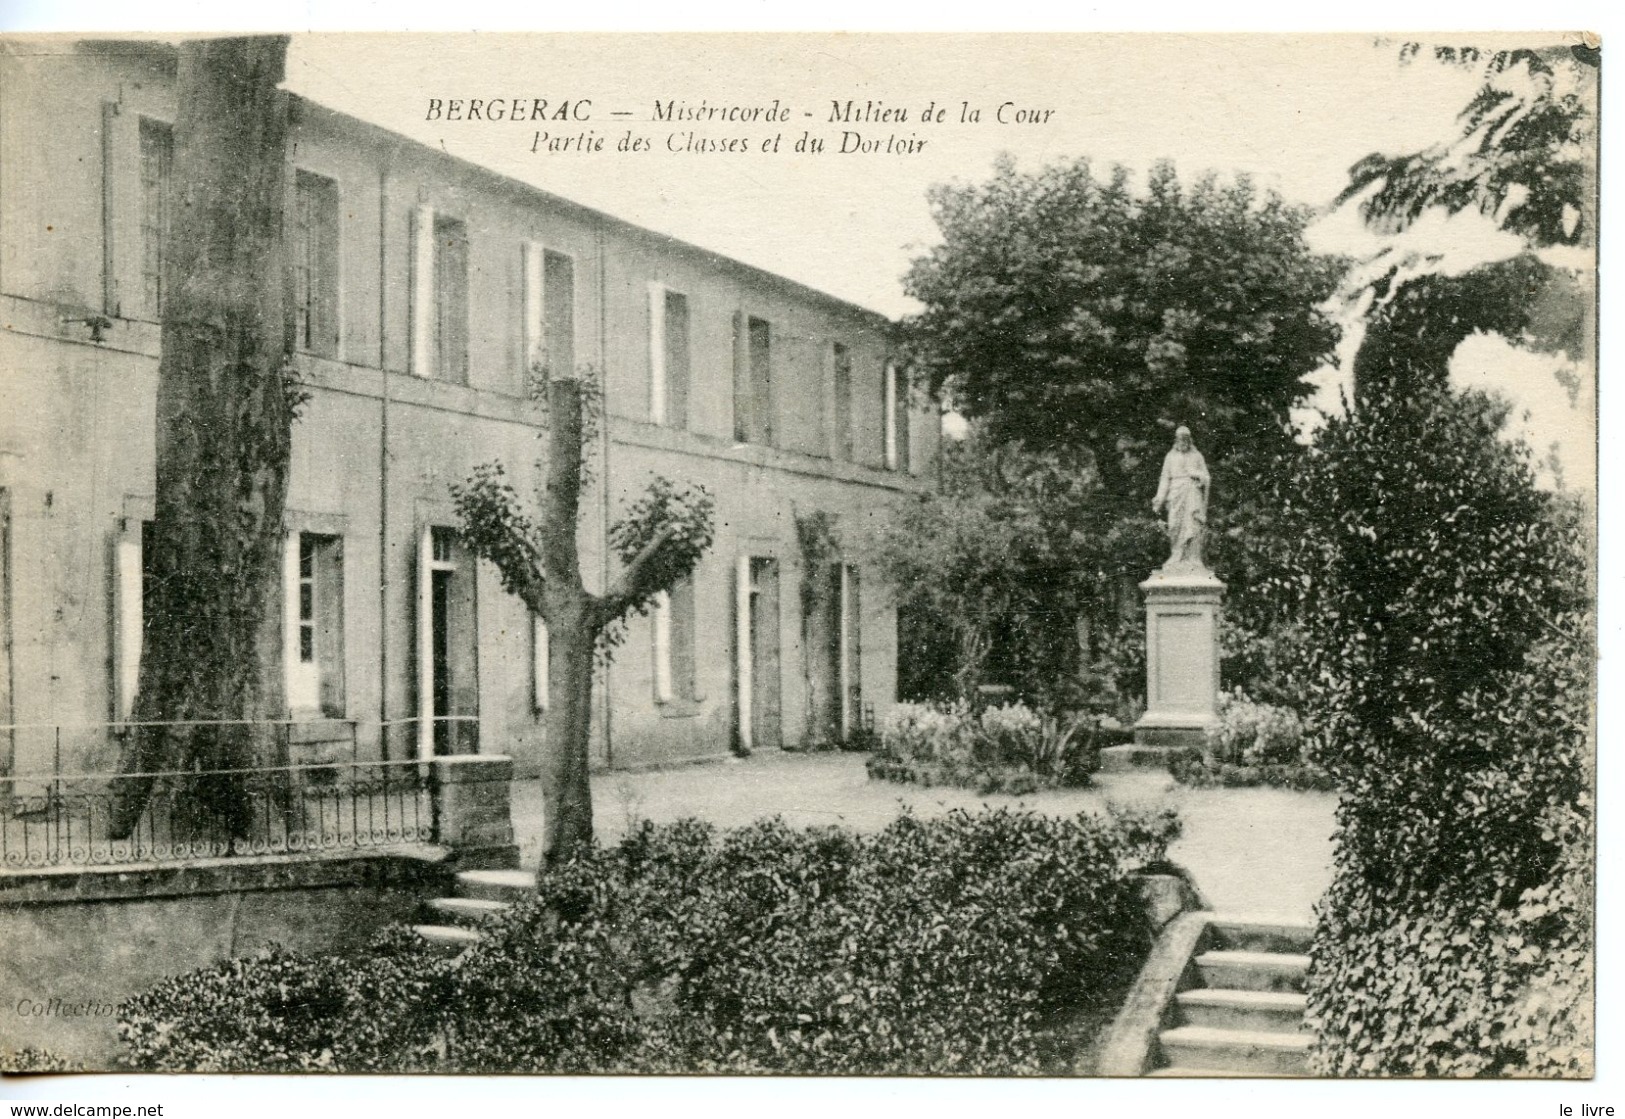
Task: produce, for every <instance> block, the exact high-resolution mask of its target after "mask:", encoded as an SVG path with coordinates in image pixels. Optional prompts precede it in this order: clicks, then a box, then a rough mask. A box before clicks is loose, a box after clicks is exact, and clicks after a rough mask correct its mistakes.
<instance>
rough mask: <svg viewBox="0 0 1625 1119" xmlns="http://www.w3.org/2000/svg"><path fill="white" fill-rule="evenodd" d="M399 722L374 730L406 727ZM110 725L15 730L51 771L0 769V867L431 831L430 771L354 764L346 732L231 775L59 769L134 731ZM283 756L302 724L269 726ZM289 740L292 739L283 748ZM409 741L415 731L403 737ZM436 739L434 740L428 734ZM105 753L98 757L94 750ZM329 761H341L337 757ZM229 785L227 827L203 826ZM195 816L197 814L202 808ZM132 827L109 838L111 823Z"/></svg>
mask: <svg viewBox="0 0 1625 1119" xmlns="http://www.w3.org/2000/svg"><path fill="white" fill-rule="evenodd" d="M445 721H446V722H448V723H457V724H459V725H458V726H457V727H455V728H452V727H448V731H451V733H450V734H449V735H448V736H447V737H448V738H449V740H450V741H451V742H453V743H457V744H460V743H461V742H462V741H463V740H465V739H467V740H470V741H472V740H473V739H474V737H475V736H476V735H477V730H475V731H472V732H471V731H469V730H468V729H467V728H465V727H463V726H462V725H460V724H465V723H469V722H475V721H477V720H476V719H474V718H473V717H463V716H452V717H447V718H446V719H445ZM415 723H416V720H399V721H397V722H396V723H394V724H392V725H391V726H389V727H380V728H379V729H380V731H381V732H383V733H386V734H387V733H389V732H390V731H395V730H397V729H398V728H399V729H406V725H407V724H413V725H414V726H415ZM140 725H146V724H135V723H130V722H124V723H116V724H89V723H86V724H60V725H16V726H6V727H0V732H10V733H11V735H12V737H13V740H15V738H16V736H17V735H18V734H19V733H34V734H46V735H49V736H50V738H49V740H48V743H49V744H48V745H47V743H46V742H39V743H36V748H35V749H33V750H30V751H29V753H31V754H32V755H33V756H34V757H38V756H39V754H40V752H41V751H40V750H39V749H38V748H37V747H41V746H43V747H46V748H48V749H49V750H50V751H51V758H52V771H51V772H48V773H46V772H36V773H23V774H6V773H0V870H18V869H28V868H41V867H54V866H97V865H110V864H117V863H143V862H166V861H176V860H185V859H198V858H218V857H224V856H239V855H272V854H298V853H310V852H323V851H339V850H346V849H361V848H377V847H389V846H395V845H399V844H409V843H429V842H433V841H434V839H435V835H436V824H435V815H434V804H433V792H434V789H433V781H432V771H431V767H430V766H429V765H427V764H426V763H425V762H424V761H423V760H422V759H420V758H417V757H409V758H407V759H405V760H401V761H362V760H359V759H358V758H357V757H356V756H355V755H356V753H357V746H356V738H355V729H354V726H353V725H352V726H351V727H350V732H349V735H348V738H347V739H341V740H338V741H329V742H324V743H321V744H319V745H320V747H322V749H321V750H320V752H321V753H322V754H323V755H324V756H322V757H320V758H319V759H318V760H306V761H303V762H298V763H295V764H278V765H261V766H253V767H249V768H243V769H232V770H202V769H189V770H164V771H159V772H152V773H109V772H64V771H63V765H62V757H63V753H64V746H66V747H67V749H68V751H69V752H70V753H71V754H72V755H73V756H77V757H92V758H94V757H97V756H98V753H97V752H96V751H94V750H87V749H85V748H86V747H91V746H94V745H95V743H94V741H88V740H87V741H86V742H79V741H77V738H78V737H80V736H84V735H90V736H91V738H92V739H99V740H100V741H101V742H103V743H105V742H108V741H110V740H112V739H115V738H117V737H119V736H121V735H123V734H125V733H127V732H128V731H130V730H133V729H135V728H136V727H137V726H140ZM262 725H263V726H267V727H271V728H275V733H273V736H272V737H273V739H274V740H275V741H276V742H277V743H278V746H277V750H278V753H279V755H280V758H281V759H286V758H289V757H290V756H293V755H292V754H290V752H289V751H290V750H292V751H293V752H294V753H298V752H299V747H300V746H301V743H299V742H298V741H297V737H298V731H299V728H300V724H298V723H296V722H291V721H277V722H270V723H266V724H262ZM290 736H292V737H293V738H294V739H295V741H293V742H292V744H291V745H290ZM412 737H414V738H415V729H414V730H413V731H412ZM437 737H439V736H437ZM101 753H102V754H103V755H105V750H103V751H101ZM334 755H348V757H337V756H334ZM222 789H228V790H229V795H230V798H231V801H232V804H233V806H234V808H235V811H236V815H235V823H234V826H232V827H231V828H230V829H229V833H228V831H227V830H226V828H225V826H224V825H222V824H220V823H218V822H212V821H213V820H214V817H215V816H216V815H217V814H216V813H212V812H211V811H210V810H209V809H210V807H211V805H210V803H209V802H210V800H211V798H216V799H217V798H218V794H219V791H220V790H222ZM200 809H201V810H200ZM132 815H133V816H135V817H136V819H135V823H134V825H133V827H130V828H129V829H128V830H127V832H126V833H125V834H122V835H117V836H115V834H114V831H115V824H114V822H115V821H116V820H123V821H125V822H126V823H128V821H129V818H130V817H131V816H132Z"/></svg>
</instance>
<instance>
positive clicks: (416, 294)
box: [409, 206, 435, 377]
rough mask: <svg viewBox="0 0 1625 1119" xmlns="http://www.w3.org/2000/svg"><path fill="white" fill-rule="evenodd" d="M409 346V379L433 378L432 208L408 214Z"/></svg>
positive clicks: (433, 283) (425, 207)
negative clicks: (409, 243)
mask: <svg viewBox="0 0 1625 1119" xmlns="http://www.w3.org/2000/svg"><path fill="white" fill-rule="evenodd" d="M411 269H412V284H411V299H412V344H411V353H410V355H409V361H410V363H411V369H412V374H413V376H417V377H433V376H434V373H435V369H434V358H433V357H432V356H431V355H432V349H431V345H432V343H433V341H434V329H433V326H434V314H435V267H434V208H433V207H431V206H419V207H417V208H416V209H415V210H413V211H412V260H411Z"/></svg>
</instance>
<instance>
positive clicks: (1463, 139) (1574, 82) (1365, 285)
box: [1334, 43, 1598, 390]
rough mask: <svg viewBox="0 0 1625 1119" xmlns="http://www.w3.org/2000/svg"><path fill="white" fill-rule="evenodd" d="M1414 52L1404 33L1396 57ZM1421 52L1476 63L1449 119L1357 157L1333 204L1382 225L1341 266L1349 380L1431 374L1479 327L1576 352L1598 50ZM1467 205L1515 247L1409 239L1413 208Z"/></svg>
mask: <svg viewBox="0 0 1625 1119" xmlns="http://www.w3.org/2000/svg"><path fill="white" fill-rule="evenodd" d="M1420 51H1421V48H1420V46H1419V45H1418V44H1415V43H1411V44H1407V45H1406V47H1405V48H1403V50H1402V52H1401V55H1402V58H1405V59H1410V58H1412V57H1414V56H1416V55H1417V54H1418V53H1420ZM1432 53H1433V55H1434V57H1435V58H1436V59H1438V60H1439V61H1440V62H1443V63H1446V64H1450V65H1458V66H1473V67H1477V68H1478V69H1479V70H1480V71H1481V73H1482V77H1483V83H1482V85H1481V86H1480V88H1479V90H1478V92H1477V93H1476V94H1475V95H1474V96H1473V98H1472V99H1471V100H1470V101H1469V102H1468V103H1467V105H1466V106H1465V107H1464V108H1463V109H1462V111H1461V112H1460V114H1458V116H1457V121H1456V129H1455V131H1454V132H1453V134H1452V135H1450V136H1448V137H1446V138H1445V139H1443V140H1441V141H1440V142H1439V143H1437V144H1434V145H1433V146H1431V147H1429V148H1427V149H1426V150H1424V151H1420V152H1411V153H1406V154H1402V155H1386V154H1382V153H1373V154H1371V155H1368V156H1366V157H1365V158H1364V159H1362V160H1360V161H1359V162H1358V163H1356V164H1355V165H1354V167H1353V168H1351V169H1350V172H1349V184H1348V186H1347V187H1346V188H1345V189H1344V190H1343V192H1342V193H1341V194H1340V195H1339V196H1338V198H1337V199H1336V201H1335V203H1334V204H1335V205H1344V204H1348V203H1356V204H1357V205H1358V207H1359V210H1360V213H1361V215H1362V216H1363V217H1364V218H1365V220H1366V221H1367V223H1368V224H1369V225H1370V226H1371V227H1372V228H1373V229H1375V230H1377V231H1379V232H1381V233H1384V234H1387V235H1389V236H1388V240H1387V242H1386V243H1385V244H1384V245H1383V246H1382V247H1381V248H1380V249H1379V250H1378V251H1377V253H1376V254H1375V255H1374V256H1373V257H1372V259H1370V260H1368V261H1366V262H1363V263H1362V265H1361V266H1360V267H1359V268H1357V269H1355V270H1354V271H1353V272H1352V273H1351V277H1350V284H1349V287H1348V290H1347V292H1346V294H1347V295H1348V297H1349V298H1350V299H1351V300H1353V301H1355V302H1356V303H1357V304H1360V305H1363V306H1364V309H1365V317H1366V319H1367V336H1366V338H1365V340H1364V341H1363V342H1362V344H1361V348H1360V353H1359V356H1358V357H1357V359H1356V361H1355V384H1356V387H1357V390H1358V389H1360V388H1363V386H1365V385H1366V384H1369V383H1372V382H1373V381H1377V380H1382V381H1394V380H1395V379H1399V380H1401V381H1403V380H1405V379H1407V378H1411V379H1414V378H1416V377H1427V378H1429V379H1433V380H1439V381H1442V380H1443V379H1444V378H1445V377H1446V375H1447V374H1448V371H1449V362H1450V358H1451V356H1452V355H1453V354H1454V353H1455V350H1456V346H1457V345H1458V344H1459V343H1460V342H1461V341H1462V340H1464V339H1465V338H1467V337H1468V336H1469V335H1471V334H1474V333H1478V332H1482V333H1489V334H1497V335H1500V336H1501V337H1503V338H1505V339H1507V340H1508V341H1509V342H1511V343H1513V344H1515V345H1521V346H1527V347H1532V348H1536V349H1541V350H1547V351H1557V352H1562V353H1564V354H1566V355H1568V356H1569V357H1570V358H1573V359H1584V358H1586V357H1589V352H1590V349H1591V345H1592V342H1591V339H1592V335H1593V323H1592V321H1591V314H1590V312H1591V307H1592V302H1593V300H1592V298H1591V295H1590V290H1589V289H1590V286H1591V276H1590V263H1589V260H1588V259H1587V257H1588V255H1589V250H1590V249H1591V248H1592V247H1593V246H1594V245H1595V240H1596V228H1597V175H1596V165H1597V161H1596V144H1597V133H1596V97H1597V65H1598V52H1597V51H1596V50H1594V49H1588V48H1585V47H1581V46H1573V47H1569V46H1564V47H1556V48H1547V49H1527V48H1521V49H1516V50H1503V51H1495V52H1482V51H1478V50H1475V49H1471V48H1469V49H1460V48H1451V47H1438V48H1435V49H1434V50H1433V52H1432ZM1464 212H1469V213H1477V214H1480V215H1482V216H1483V217H1484V218H1486V219H1488V220H1489V221H1490V222H1492V223H1493V224H1494V225H1495V226H1496V227H1498V228H1500V229H1501V230H1504V231H1506V232H1508V233H1512V234H1515V235H1516V236H1517V237H1518V238H1519V239H1521V241H1522V242H1523V245H1524V249H1523V251H1521V252H1518V253H1515V254H1514V255H1512V256H1510V257H1509V258H1507V259H1504V260H1498V261H1491V262H1487V263H1483V264H1479V265H1477V266H1475V267H1471V268H1466V269H1458V268H1455V267H1453V266H1452V265H1451V262H1450V261H1449V260H1448V259H1446V258H1447V257H1448V255H1449V253H1448V251H1446V252H1445V253H1441V252H1440V251H1439V250H1438V249H1437V247H1436V246H1432V245H1422V246H1418V245H1413V244H1411V243H1410V242H1409V241H1408V240H1407V237H1406V235H1407V233H1409V232H1410V231H1411V230H1412V229H1414V228H1415V227H1416V226H1417V224H1418V223H1419V222H1420V221H1422V219H1424V218H1427V217H1430V216H1434V215H1440V214H1443V215H1450V216H1455V215H1457V214H1461V213H1464ZM1574 250H1582V251H1583V252H1582V254H1581V255H1580V256H1578V257H1577V256H1576V255H1575V253H1574ZM1577 261H1584V262H1585V263H1583V264H1581V265H1580V266H1578V267H1577V265H1576V262H1577Z"/></svg>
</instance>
